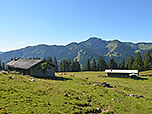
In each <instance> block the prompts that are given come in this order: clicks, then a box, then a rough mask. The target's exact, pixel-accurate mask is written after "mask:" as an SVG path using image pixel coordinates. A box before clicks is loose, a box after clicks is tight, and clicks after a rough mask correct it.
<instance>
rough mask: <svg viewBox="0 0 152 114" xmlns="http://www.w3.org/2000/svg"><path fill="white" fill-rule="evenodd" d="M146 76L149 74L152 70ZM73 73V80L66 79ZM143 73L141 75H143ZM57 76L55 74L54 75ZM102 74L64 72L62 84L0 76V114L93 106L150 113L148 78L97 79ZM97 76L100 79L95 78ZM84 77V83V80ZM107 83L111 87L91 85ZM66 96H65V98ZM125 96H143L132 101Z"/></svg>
mask: <svg viewBox="0 0 152 114" xmlns="http://www.w3.org/2000/svg"><path fill="white" fill-rule="evenodd" d="M148 73H151V74H152V71H149V72H148ZM70 74H74V75H75V77H70ZM143 74H144V73H143ZM56 75H57V76H58V75H59V74H56ZM101 75H105V73H103V72H78V73H67V75H64V76H63V77H64V81H63V80H62V79H61V78H58V80H45V79H35V82H30V81H29V79H31V77H26V76H16V78H15V79H9V77H10V76H12V75H11V74H2V73H1V74H0V113H13V114H17V113H25V114H27V113H55V114H56V113H65V114H67V113H70V114H72V113H76V112H78V113H85V112H89V111H90V112H91V111H93V110H95V109H96V108H97V107H99V108H100V109H106V110H108V112H114V113H116V114H125V113H126V114H139V113H141V114H150V113H152V77H150V78H148V80H132V79H122V78H108V77H101ZM99 76H100V77H99ZM85 77H88V78H89V79H88V80H85ZM96 81H97V82H101V83H102V82H107V83H110V84H111V85H112V86H114V88H104V87H100V86H93V85H92V84H93V83H94V82H96ZM65 94H66V95H68V97H67V96H65ZM128 94H137V95H143V96H144V97H145V98H134V97H130V96H128Z"/></svg>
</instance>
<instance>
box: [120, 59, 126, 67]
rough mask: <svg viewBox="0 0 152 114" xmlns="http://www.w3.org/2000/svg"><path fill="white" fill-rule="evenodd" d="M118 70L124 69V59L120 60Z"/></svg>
mask: <svg viewBox="0 0 152 114" xmlns="http://www.w3.org/2000/svg"><path fill="white" fill-rule="evenodd" d="M119 68H120V69H125V60H124V58H122V60H121V63H120V66H119Z"/></svg>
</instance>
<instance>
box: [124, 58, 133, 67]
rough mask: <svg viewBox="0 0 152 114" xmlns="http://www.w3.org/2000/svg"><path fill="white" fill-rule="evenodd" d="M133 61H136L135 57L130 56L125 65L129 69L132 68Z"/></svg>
mask: <svg viewBox="0 0 152 114" xmlns="http://www.w3.org/2000/svg"><path fill="white" fill-rule="evenodd" d="M133 62H134V58H133V57H132V56H130V57H129V58H128V59H127V62H126V65H125V67H126V68H127V69H132V65H133Z"/></svg>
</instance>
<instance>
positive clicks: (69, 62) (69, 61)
mask: <svg viewBox="0 0 152 114" xmlns="http://www.w3.org/2000/svg"><path fill="white" fill-rule="evenodd" d="M68 64H69V72H70V71H71V60H70V59H68Z"/></svg>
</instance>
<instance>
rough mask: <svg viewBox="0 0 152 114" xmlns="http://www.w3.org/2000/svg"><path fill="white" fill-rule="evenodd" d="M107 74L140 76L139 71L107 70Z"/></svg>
mask: <svg viewBox="0 0 152 114" xmlns="http://www.w3.org/2000/svg"><path fill="white" fill-rule="evenodd" d="M105 72H106V73H127V74H138V70H112V69H106V70H105Z"/></svg>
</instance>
